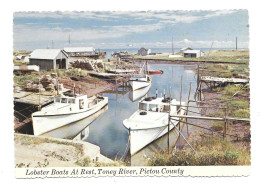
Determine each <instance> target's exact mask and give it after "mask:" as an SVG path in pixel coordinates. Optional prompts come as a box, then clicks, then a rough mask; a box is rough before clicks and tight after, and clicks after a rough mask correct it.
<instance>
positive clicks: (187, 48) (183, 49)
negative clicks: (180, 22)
mask: <svg viewBox="0 0 260 183" xmlns="http://www.w3.org/2000/svg"><path fill="white" fill-rule="evenodd" d="M187 50H192V48H189V47H186V48H181V49H180V53H184V52H185V51H187Z"/></svg>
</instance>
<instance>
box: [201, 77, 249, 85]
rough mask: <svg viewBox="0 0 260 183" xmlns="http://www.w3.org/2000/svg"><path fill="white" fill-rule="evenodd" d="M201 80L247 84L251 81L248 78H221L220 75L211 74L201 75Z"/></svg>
mask: <svg viewBox="0 0 260 183" xmlns="http://www.w3.org/2000/svg"><path fill="white" fill-rule="evenodd" d="M200 81H203V82H216V83H233V84H241V83H243V84H247V83H249V80H248V79H240V78H219V77H211V76H201V77H200Z"/></svg>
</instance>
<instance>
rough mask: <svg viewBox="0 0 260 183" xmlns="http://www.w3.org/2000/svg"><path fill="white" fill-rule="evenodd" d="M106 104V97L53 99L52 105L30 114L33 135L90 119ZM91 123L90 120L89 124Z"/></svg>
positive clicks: (79, 96) (75, 96) (74, 96)
mask: <svg viewBox="0 0 260 183" xmlns="http://www.w3.org/2000/svg"><path fill="white" fill-rule="evenodd" d="M107 103H108V98H107V97H96V96H93V97H91V98H88V97H87V95H73V96H60V97H55V99H54V103H53V104H50V105H48V106H46V107H44V108H42V109H41V111H37V112H34V113H33V114H32V123H33V131H34V135H36V136H39V135H45V134H47V133H50V132H52V131H54V130H57V129H59V128H61V127H64V126H66V125H70V124H72V123H74V122H77V121H79V120H82V119H84V118H88V117H91V116H93V115H95V113H97V112H98V111H99V110H101V109H102V108H103V107H105V106H106V105H107ZM92 121H93V120H92ZM92 121H91V120H90V121H89V123H91V122H92ZM84 125H85V126H87V125H89V124H84Z"/></svg>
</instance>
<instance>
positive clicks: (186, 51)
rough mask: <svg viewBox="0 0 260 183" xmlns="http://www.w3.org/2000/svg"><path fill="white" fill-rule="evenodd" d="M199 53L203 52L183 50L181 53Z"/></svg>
mask: <svg viewBox="0 0 260 183" xmlns="http://www.w3.org/2000/svg"><path fill="white" fill-rule="evenodd" d="M199 52H203V51H201V50H185V51H184V52H183V53H199Z"/></svg>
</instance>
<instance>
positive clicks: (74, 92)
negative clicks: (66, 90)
mask: <svg viewBox="0 0 260 183" xmlns="http://www.w3.org/2000/svg"><path fill="white" fill-rule="evenodd" d="M75 90H76V89H75V83H74V85H73V94H74V96H75V95H76V91H75Z"/></svg>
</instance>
